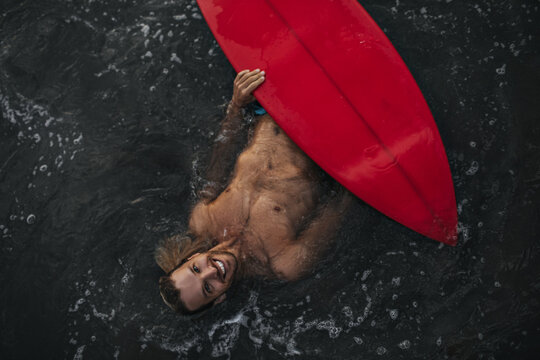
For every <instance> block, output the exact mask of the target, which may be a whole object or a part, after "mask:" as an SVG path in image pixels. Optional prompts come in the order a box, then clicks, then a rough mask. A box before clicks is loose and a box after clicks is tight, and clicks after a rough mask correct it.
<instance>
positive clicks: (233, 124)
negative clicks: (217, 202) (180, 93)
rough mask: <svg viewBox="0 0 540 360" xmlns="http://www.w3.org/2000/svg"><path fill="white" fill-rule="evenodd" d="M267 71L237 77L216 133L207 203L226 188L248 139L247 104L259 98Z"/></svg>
mask: <svg viewBox="0 0 540 360" xmlns="http://www.w3.org/2000/svg"><path fill="white" fill-rule="evenodd" d="M264 75H265V74H264V71H262V72H261V71H259V70H258V69H257V70H253V71H249V70H244V71H241V72H240V73H238V75H237V76H236V79H235V80H234V89H233V97H232V100H231V101H230V103H229V105H228V107H227V112H226V116H225V119H224V120H223V121H222V123H221V128H220V131H219V133H218V135H217V136H216V138H215V140H214V142H215V144H214V147H213V150H212V156H211V158H210V163H209V165H208V169H207V172H206V180H207V183H206V184H205V185H204V187H203V189H202V190H201V191H199V196H200V197H201V200H202V201H203V202H204V203H209V202H211V201H213V200H214V199H215V198H216V197H217V196H218V194H219V193H220V191H221V190H222V188H223V185H224V183H225V180H226V179H227V178H228V175H229V174H230V172H231V167H232V164H233V163H234V158H235V157H236V154H237V153H238V151H239V150H240V148H241V146H242V144H243V143H244V138H243V137H242V136H241V132H242V129H243V125H244V117H243V107H244V106H246V105H247V104H249V103H250V102H252V101H254V100H255V97H254V96H253V94H252V93H253V91H254V90H255V89H256V88H257V87H258V86H259V85H260V84H262V82H263V81H264V79H265V78H264Z"/></svg>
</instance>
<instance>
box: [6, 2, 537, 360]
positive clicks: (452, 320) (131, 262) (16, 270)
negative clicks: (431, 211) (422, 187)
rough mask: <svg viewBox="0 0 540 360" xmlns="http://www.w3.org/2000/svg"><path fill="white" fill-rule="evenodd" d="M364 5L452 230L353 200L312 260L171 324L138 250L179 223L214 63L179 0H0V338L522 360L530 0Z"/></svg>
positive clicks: (215, 85)
mask: <svg viewBox="0 0 540 360" xmlns="http://www.w3.org/2000/svg"><path fill="white" fill-rule="evenodd" d="M363 5H364V6H365V8H366V9H367V10H368V11H369V12H370V14H371V15H372V16H373V17H374V18H375V20H376V21H377V22H378V23H379V24H380V26H381V27H382V28H383V29H384V30H385V32H386V33H387V34H388V36H389V37H390V39H391V40H392V42H393V43H394V45H395V46H396V48H397V49H398V51H399V52H400V54H401V55H402V56H403V58H404V59H405V61H406V63H407V64H408V66H409V67H410V69H411V71H412V73H413V75H414V76H415V78H416V79H417V81H418V83H419V85H420V88H421V89H422V91H423V93H424V94H425V96H426V99H427V101H428V103H429V104H430V107H431V109H432V111H433V114H434V117H435V120H436V122H437V125H438V126H439V129H440V132H441V136H442V138H443V141H444V144H445V147H446V150H447V153H448V157H449V160H450V167H451V170H452V173H453V175H454V182H455V190H456V197H457V202H458V211H459V219H460V241H459V245H458V246H457V247H456V248H450V247H446V246H442V245H439V244H438V243H435V242H433V241H430V240H427V239H425V238H423V237H421V236H420V235H417V234H415V233H413V232H411V231H409V230H407V229H406V228H404V227H402V226H400V225H398V224H396V223H394V222H393V221H391V220H389V219H387V218H386V217H384V216H383V215H381V214H379V213H377V212H376V211H375V210H373V209H371V208H369V207H367V206H366V205H363V204H362V203H361V202H360V201H358V202H357V203H356V204H355V205H354V209H353V210H352V212H351V214H350V215H349V217H348V218H347V219H346V221H345V225H344V227H343V229H342V231H341V232H340V234H339V236H338V238H339V239H338V241H337V242H336V246H335V248H334V249H333V250H332V252H331V253H330V254H329V255H328V256H327V258H326V259H325V260H324V261H322V262H321V263H320V264H319V265H318V267H317V269H316V271H315V273H314V275H313V276H311V277H310V278H308V279H306V280H303V281H301V282H299V283H296V284H288V285H284V284H276V283H260V282H254V283H249V284H246V285H245V286H243V287H242V288H241V289H240V291H239V292H238V293H237V295H236V299H235V300H236V301H235V302H231V301H229V302H228V304H226V305H224V306H220V307H219V308H218V309H217V310H216V311H214V312H212V313H211V314H210V316H208V317H207V318H203V319H202V320H201V321H199V322H197V323H190V322H188V321H183V320H180V319H179V318H178V317H176V316H175V315H174V314H173V313H172V312H171V311H169V309H168V308H166V307H165V306H164V305H163V304H162V302H161V300H160V298H159V295H158V291H157V286H156V285H157V278H158V276H159V275H160V271H159V269H158V267H157V266H156V265H155V264H154V262H153V258H152V252H153V250H154V247H155V246H156V244H157V243H158V241H159V240H160V239H162V238H163V237H164V236H167V235H171V234H175V233H177V232H180V231H183V230H184V229H185V227H186V220H187V216H188V214H189V209H190V207H191V206H192V204H193V202H194V199H195V197H194V191H195V189H197V187H198V184H199V183H200V174H201V173H202V171H203V169H204V164H205V159H206V158H207V155H208V148H209V144H210V141H211V139H212V135H213V132H214V131H215V130H216V129H217V126H218V123H219V121H218V120H217V119H216V118H215V117H213V115H214V114H217V113H219V110H218V109H217V105H219V104H222V103H224V102H225V101H226V100H227V99H228V98H229V97H230V95H231V84H232V79H233V76H234V74H233V72H232V69H231V67H230V65H229V63H228V61H227V59H226V58H225V57H224V55H223V53H222V52H221V50H220V49H219V47H218V46H217V44H216V42H215V41H214V40H213V37H212V35H211V33H210V31H209V30H208V28H207V27H206V24H205V22H204V20H203V19H202V17H201V15H200V12H199V10H198V9H197V6H196V4H195V2H194V1H166V0H153V1H142V0H136V1H128V0H125V1H121V0H118V1H106V0H95V1H92V0H84V1H83V0H79V1H78V0H73V1H70V0H63V1H60V0H57V1H54V0H45V1H22V0H19V1H15V0H2V2H1V3H0V109H1V112H0V119H1V134H0V139H1V148H0V234H1V246H0V248H1V255H0V279H1V290H0V309H1V314H0V338H1V347H0V358H2V359H34V358H40V359H62V358H66V359H106V358H107V359H110V358H115V359H176V358H181V359H184V358H190V359H196V358H212V357H215V358H234V359H253V358H259V359H274V358H283V357H291V358H309V359H327V358H339V359H358V358H361V359H379V358H381V359H383V358H386V359H445V358H449V359H482V358H483V359H510V358H511V359H533V358H537V354H536V353H537V352H538V351H539V350H540V344H539V342H538V339H539V337H540V316H539V312H540V303H539V300H540V296H539V295H540V294H539V293H540V271H539V268H540V265H539V263H538V261H539V260H540V257H539V250H540V245H539V235H540V231H539V230H540V229H539V227H540V225H539V223H540V221H539V220H540V201H539V200H540V199H539V187H540V101H539V100H540V99H539V97H540V51H539V50H540V49H539V29H540V21H539V20H540V19H539V3H538V1H533V0H530V1H517V0H516V1H505V0H500V1H487V0H477V1H458V0H454V1H452V0H444V1H443V0H437V1H436V0H419V1H414V2H413V1H400V0H392V1H390V0H378V1H375V0H368V1H364V2H363ZM246 30H249V29H246Z"/></svg>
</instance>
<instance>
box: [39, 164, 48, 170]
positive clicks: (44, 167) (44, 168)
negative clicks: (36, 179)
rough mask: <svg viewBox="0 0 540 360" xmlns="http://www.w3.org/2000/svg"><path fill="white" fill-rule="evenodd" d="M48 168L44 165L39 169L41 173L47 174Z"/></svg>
mask: <svg viewBox="0 0 540 360" xmlns="http://www.w3.org/2000/svg"><path fill="white" fill-rule="evenodd" d="M47 168H48V167H47V165H45V164H43V165H41V166H40V167H39V171H41V172H45V171H47Z"/></svg>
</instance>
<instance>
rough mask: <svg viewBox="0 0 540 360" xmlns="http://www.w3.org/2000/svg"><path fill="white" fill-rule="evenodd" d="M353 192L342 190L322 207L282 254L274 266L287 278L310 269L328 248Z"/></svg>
mask: <svg viewBox="0 0 540 360" xmlns="http://www.w3.org/2000/svg"><path fill="white" fill-rule="evenodd" d="M351 201H352V195H351V194H350V193H349V192H348V191H347V190H343V191H342V192H341V193H340V194H339V195H337V196H336V197H335V198H334V199H332V200H330V201H329V202H328V203H326V204H324V205H323V206H322V207H321V208H320V209H319V214H318V215H317V216H316V218H315V219H314V220H313V221H312V222H311V224H310V225H309V226H308V227H307V228H306V229H305V230H304V231H303V232H302V233H300V235H299V236H298V238H297V239H296V241H295V243H294V244H293V245H291V246H289V247H287V248H286V249H285V250H284V252H283V253H281V254H279V258H277V259H276V260H275V261H274V262H273V265H274V268H275V269H276V270H277V271H278V272H279V273H280V275H281V276H282V277H283V278H285V279H286V280H290V281H292V280H298V279H299V278H301V277H302V276H304V275H305V274H306V273H307V272H309V271H310V270H311V268H312V267H313V265H314V263H315V262H316V261H317V260H318V259H319V258H320V257H321V255H322V254H323V253H324V252H325V251H326V250H327V249H328V247H329V246H330V244H331V243H332V242H333V240H334V237H335V235H336V232H337V231H338V229H339V227H340V225H341V220H342V218H343V216H344V214H345V213H346V211H347V209H348V207H349V205H350V203H351Z"/></svg>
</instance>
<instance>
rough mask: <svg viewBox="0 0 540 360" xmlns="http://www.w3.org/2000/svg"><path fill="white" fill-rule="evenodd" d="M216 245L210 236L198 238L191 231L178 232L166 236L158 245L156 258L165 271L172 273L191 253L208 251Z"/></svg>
mask: <svg viewBox="0 0 540 360" xmlns="http://www.w3.org/2000/svg"><path fill="white" fill-rule="evenodd" d="M214 245H216V244H214V243H213V241H211V240H210V239H208V238H196V237H194V236H193V235H191V234H190V233H185V234H177V235H173V236H170V237H168V238H165V239H164V240H163V241H162V242H161V243H160V244H159V245H158V247H157V248H156V251H155V253H154V259H155V260H156V262H157V264H158V265H159V267H160V268H161V269H162V270H163V271H165V272H166V273H171V272H172V271H174V270H176V269H177V268H179V267H180V266H181V265H182V264H183V262H185V260H186V259H187V258H189V257H190V256H191V255H193V254H195V253H198V252H199V253H203V252H206V251H208V250H210V249H211V248H212V247H213V246H214Z"/></svg>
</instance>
